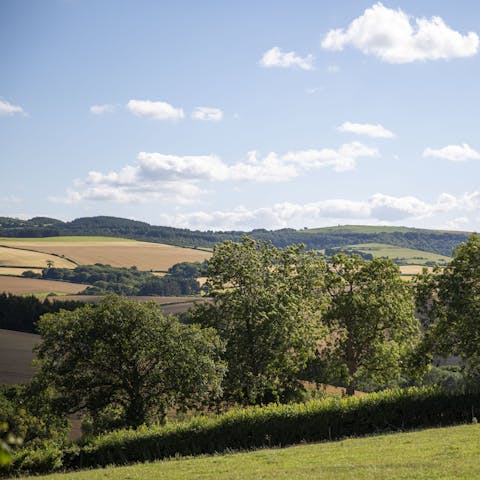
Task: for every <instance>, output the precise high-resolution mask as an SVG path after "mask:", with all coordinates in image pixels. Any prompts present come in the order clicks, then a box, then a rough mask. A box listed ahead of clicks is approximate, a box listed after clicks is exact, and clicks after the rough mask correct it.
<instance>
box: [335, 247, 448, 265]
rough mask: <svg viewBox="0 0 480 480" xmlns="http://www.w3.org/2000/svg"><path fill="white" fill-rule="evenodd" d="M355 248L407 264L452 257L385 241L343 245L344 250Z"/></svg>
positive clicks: (440, 261) (437, 260) (445, 260)
mask: <svg viewBox="0 0 480 480" xmlns="http://www.w3.org/2000/svg"><path fill="white" fill-rule="evenodd" d="M347 249H353V250H358V251H360V252H364V253H370V254H372V255H373V256H374V257H387V258H391V259H392V260H395V261H396V262H398V263H403V264H406V265H417V266H418V265H425V264H426V263H427V262H434V263H445V262H449V261H450V260H451V258H450V257H447V256H445V255H439V254H437V253H432V252H425V251H423V250H415V249H413V248H405V247H397V246H395V245H387V244H385V243H361V244H356V245H348V246H346V247H342V250H347Z"/></svg>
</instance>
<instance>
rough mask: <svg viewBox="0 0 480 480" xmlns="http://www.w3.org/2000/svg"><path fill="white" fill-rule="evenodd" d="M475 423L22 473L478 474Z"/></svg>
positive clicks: (78, 476)
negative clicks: (129, 463) (92, 467)
mask: <svg viewBox="0 0 480 480" xmlns="http://www.w3.org/2000/svg"><path fill="white" fill-rule="evenodd" d="M479 451H480V425H460V426H455V427H447V428H434V429H428V430H423V431H416V432H408V433H396V434H387V435H379V436H371V437H366V438H352V439H347V440H342V441H336V442H324V443H316V444H307V445H299V446H294V447H288V448H276V449H261V450H257V451H254V452H247V453H232V454H227V455H214V456H202V457H188V458H176V459H170V460H163V461H157V462H152V463H143V464H137V465H132V466H128V467H107V468H102V469H96V470H86V471H79V472H72V473H67V474H54V475H48V476H42V477H37V476H36V477H28V478H30V479H32V480H33V479H44V480H87V479H88V480H100V479H102V480H104V479H108V480H120V479H126V478H129V479H144V478H148V479H162V480H193V479H202V480H209V479H212V480H213V479H215V480H245V479H257V478H261V479H264V480H270V479H272V480H273V479H274V480H283V479H285V480H287V479H288V480H290V479H298V480H302V479H312V478H315V479H319V480H321V479H325V480H327V479H328V480H347V479H348V480H350V479H356V480H367V479H372V478H375V479H379V480H382V479H383V480H400V479H409V480H410V479H411V480H414V479H429V480H447V479H451V480H453V479H456V480H467V479H475V478H480V464H479V463H478V452H479Z"/></svg>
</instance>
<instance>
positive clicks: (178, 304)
mask: <svg viewBox="0 0 480 480" xmlns="http://www.w3.org/2000/svg"><path fill="white" fill-rule="evenodd" d="M101 298H102V297H101V296H98V295H62V296H61V297H59V298H58V300H61V301H65V300H75V301H77V302H85V303H98V301H99V300H100V299H101ZM129 298H131V299H133V300H138V301H139V302H155V303H156V304H158V305H160V307H161V309H162V312H163V313H164V314H165V315H170V314H172V315H176V314H179V313H183V312H186V311H187V310H189V309H190V308H191V307H193V306H194V305H195V304H196V303H199V302H205V301H207V300H206V299H205V298H204V297H188V296H183V297H160V296H144V297H141V296H136V297H129ZM55 299H56V297H52V298H51V300H53V301H55Z"/></svg>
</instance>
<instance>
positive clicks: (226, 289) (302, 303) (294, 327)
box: [193, 237, 326, 404]
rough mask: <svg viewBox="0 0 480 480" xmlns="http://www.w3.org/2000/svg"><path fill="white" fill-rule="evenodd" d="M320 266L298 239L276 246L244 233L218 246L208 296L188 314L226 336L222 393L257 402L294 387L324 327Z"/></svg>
mask: <svg viewBox="0 0 480 480" xmlns="http://www.w3.org/2000/svg"><path fill="white" fill-rule="evenodd" d="M325 270H326V265H325V262H324V260H323V259H321V258H319V257H318V256H317V255H316V254H315V253H314V252H305V251H304V248H303V246H301V245H299V246H290V247H287V248H285V249H277V248H275V247H274V246H272V245H271V244H270V243H266V242H258V241H255V240H253V239H251V238H248V237H244V238H243V240H242V242H239V243H236V242H230V241H227V242H225V243H223V244H220V245H218V246H216V247H215V250H214V253H213V257H212V258H211V259H210V261H209V262H208V267H207V282H206V284H205V287H206V290H207V294H208V295H209V296H211V298H212V302H211V303H210V304H204V305H200V306H197V308H196V310H195V311H194V313H193V319H194V320H195V321H199V322H200V323H202V324H203V325H208V326H213V327H215V328H216V329H217V331H218V333H219V335H220V337H221V338H222V339H223V340H224V342H225V353H224V358H225V360H226V361H227V364H228V371H227V374H226V378H225V395H226V398H227V399H229V400H232V401H235V402H239V403H241V404H258V403H264V402H268V401H282V400H286V399H288V398H289V395H293V394H295V393H296V392H298V390H299V388H301V385H300V384H299V382H298V380H297V373H298V372H299V371H300V370H301V369H302V368H303V367H304V366H305V364H306V362H307V360H308V359H309V358H311V357H312V356H313V355H314V352H315V348H316V342H317V339H318V338H320V337H321V335H322V333H323V330H322V326H321V322H320V314H321V311H322V309H323V308H324V296H323V295H322V291H323V277H324V273H325Z"/></svg>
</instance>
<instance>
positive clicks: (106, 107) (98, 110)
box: [90, 103, 115, 115]
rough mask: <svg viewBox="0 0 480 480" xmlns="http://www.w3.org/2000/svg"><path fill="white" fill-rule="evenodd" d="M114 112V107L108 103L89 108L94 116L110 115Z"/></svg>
mask: <svg viewBox="0 0 480 480" xmlns="http://www.w3.org/2000/svg"><path fill="white" fill-rule="evenodd" d="M114 110H115V105H110V104H108V103H104V104H101V105H92V106H91V107H90V112H91V113H93V114H94V115H102V113H111V112H113V111H114Z"/></svg>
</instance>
